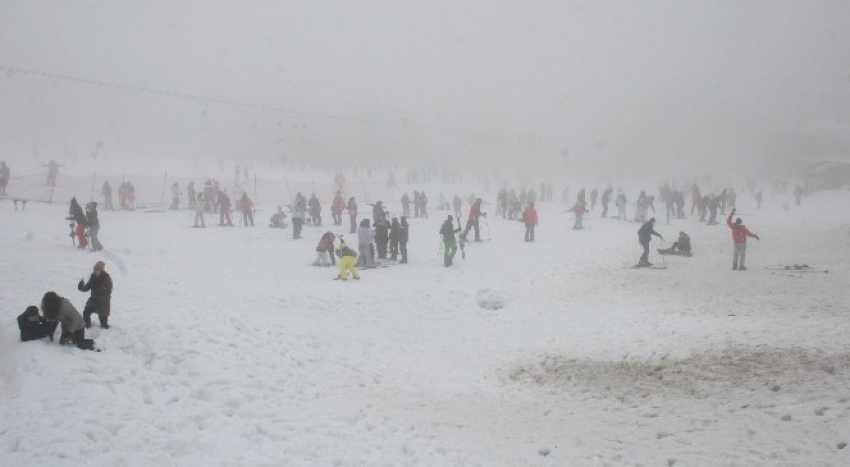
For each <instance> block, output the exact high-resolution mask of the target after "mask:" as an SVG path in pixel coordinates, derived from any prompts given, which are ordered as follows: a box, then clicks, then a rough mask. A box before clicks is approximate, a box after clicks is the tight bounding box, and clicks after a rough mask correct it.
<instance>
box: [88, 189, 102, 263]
mask: <svg viewBox="0 0 850 467" xmlns="http://www.w3.org/2000/svg"><path fill="white" fill-rule="evenodd" d="M86 225H87V226H88V234H89V240H90V242H91V251H100V250H102V249H103V244H101V243H100V240H99V239H98V238H97V234H98V233H100V221H99V220H98V219H97V203H95V202H94V201H92V202H91V203H88V204H86Z"/></svg>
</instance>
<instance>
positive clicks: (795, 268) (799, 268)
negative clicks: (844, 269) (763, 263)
mask: <svg viewBox="0 0 850 467" xmlns="http://www.w3.org/2000/svg"><path fill="white" fill-rule="evenodd" d="M767 269H768V270H770V271H785V272H821V273H824V274H827V273H829V270H828V269H818V268H815V267H812V266H809V265H808V264H794V265H790V266H780V267H778V268H767Z"/></svg>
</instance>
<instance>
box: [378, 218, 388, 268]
mask: <svg viewBox="0 0 850 467" xmlns="http://www.w3.org/2000/svg"><path fill="white" fill-rule="evenodd" d="M390 227H391V226H390V223H389V222H388V221H387V218H386V217H381V218H380V219H379V220H378V222H376V223H375V244H376V246H377V249H378V258H380V259H387V245H388V244H389V242H390Z"/></svg>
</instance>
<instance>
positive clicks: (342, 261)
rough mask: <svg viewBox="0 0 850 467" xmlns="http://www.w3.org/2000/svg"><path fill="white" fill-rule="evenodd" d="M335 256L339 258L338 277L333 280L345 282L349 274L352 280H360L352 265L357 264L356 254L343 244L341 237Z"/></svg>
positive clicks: (355, 268)
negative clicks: (352, 277)
mask: <svg viewBox="0 0 850 467" xmlns="http://www.w3.org/2000/svg"><path fill="white" fill-rule="evenodd" d="M364 220H368V219H364ZM336 255H337V256H339V275H337V276H336V279H335V280H343V281H347V280H348V273H349V272H350V273H351V275H352V276H354V279H356V280H360V273H359V272H358V271H357V267H356V266H355V264H354V263H356V262H357V253H356V252H355V251H354V250H352V249H351V248H349V247H348V245H346V244H345V240H343V239H342V237H340V238H339V247H337V249H336Z"/></svg>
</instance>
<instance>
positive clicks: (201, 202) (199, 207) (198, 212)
mask: <svg viewBox="0 0 850 467" xmlns="http://www.w3.org/2000/svg"><path fill="white" fill-rule="evenodd" d="M197 197H198V202H197V203H195V206H194V207H195V224H194V225H193V226H192V227H201V228H206V224H205V223H204V211H205V206H206V202H207V201H206V200H205V199H204V193H203V192H200V191H199V192H198V196H197ZM198 223H200V224H201V225H198Z"/></svg>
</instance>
